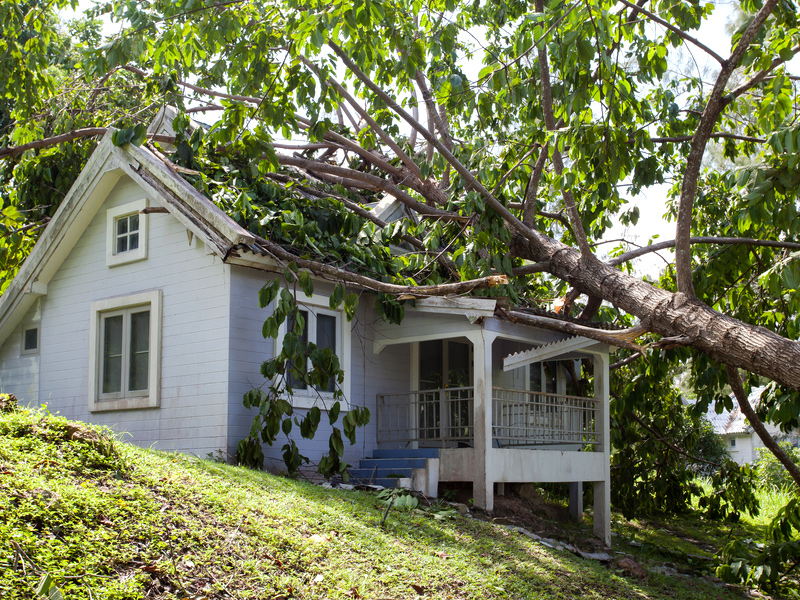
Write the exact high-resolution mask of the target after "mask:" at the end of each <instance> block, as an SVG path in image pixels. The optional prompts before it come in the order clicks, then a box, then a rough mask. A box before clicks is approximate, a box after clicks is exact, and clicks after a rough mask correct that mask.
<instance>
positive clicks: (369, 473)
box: [349, 467, 414, 480]
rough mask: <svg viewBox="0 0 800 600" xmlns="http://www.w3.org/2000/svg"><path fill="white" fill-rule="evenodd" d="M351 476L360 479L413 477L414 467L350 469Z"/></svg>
mask: <svg viewBox="0 0 800 600" xmlns="http://www.w3.org/2000/svg"><path fill="white" fill-rule="evenodd" d="M349 471H350V477H352V478H354V479H360V480H368V479H371V478H373V477H375V478H381V479H387V478H389V479H398V478H400V477H411V474H412V473H413V471H414V469H412V468H410V467H406V468H403V467H398V468H389V469H375V468H372V469H349Z"/></svg>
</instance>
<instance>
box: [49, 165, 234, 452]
mask: <svg viewBox="0 0 800 600" xmlns="http://www.w3.org/2000/svg"><path fill="white" fill-rule="evenodd" d="M143 196H144V194H143V192H142V190H141V188H139V187H138V186H137V185H136V184H135V183H133V182H132V181H131V180H130V179H128V178H126V177H123V178H122V179H121V180H120V182H119V183H118V184H117V185H116V186H115V187H114V189H113V190H112V191H111V193H110V194H109V196H108V198H107V200H106V201H105V203H104V204H103V205H102V206H101V208H100V210H99V211H98V212H97V214H96V215H95V216H94V218H93V219H92V222H91V224H90V225H89V226H88V228H87V229H86V231H85V233H84V235H83V236H82V237H81V239H80V240H79V241H78V243H77V244H76V245H75V247H74V248H73V250H72V252H71V253H70V255H69V257H68V258H67V259H66V260H65V261H64V263H63V264H62V265H61V268H60V269H59V271H58V272H57V273H56V275H55V276H54V277H53V279H52V281H51V282H50V284H49V286H48V293H47V298H46V301H45V304H44V309H43V311H42V336H41V350H40V357H41V374H40V392H39V400H40V402H47V403H48V404H49V405H50V407H51V410H54V411H55V410H57V411H59V412H61V413H62V414H63V415H65V416H67V417H69V418H75V419H80V420H84V421H90V422H93V423H99V424H103V425H108V426H111V427H113V428H114V429H115V430H117V431H119V432H125V433H126V434H129V437H128V436H127V435H126V436H124V439H126V440H128V441H133V442H135V443H136V444H139V445H142V446H153V447H155V448H159V449H170V450H172V449H175V450H182V451H186V452H190V453H195V454H198V455H200V456H203V457H204V456H205V455H206V454H207V453H208V452H212V451H215V450H218V449H224V448H225V446H226V442H227V440H226V421H227V408H228V404H227V401H226V400H227V397H228V381H227V380H228V375H227V369H228V347H227V344H228V317H229V309H228V298H229V292H230V290H229V287H230V278H229V272H230V269H229V267H228V266H226V265H224V264H222V262H221V261H220V259H219V258H217V257H215V256H213V255H211V254H209V252H208V251H207V249H206V248H205V246H204V245H203V244H202V243H198V242H197V240H195V241H194V243H193V244H192V246H191V247H190V245H189V241H188V238H187V235H186V229H185V228H184V227H183V226H182V225H180V223H179V222H178V221H177V220H176V219H175V218H174V217H173V216H172V215H170V214H163V213H155V214H150V215H148V219H149V249H148V257H147V259H146V260H142V261H139V262H134V263H130V264H125V265H119V266H115V267H107V266H106V252H105V243H106V241H105V236H106V209H107V208H110V207H113V206H119V205H121V204H125V203H128V202H132V201H135V200H137V199H140V198H142V197H143ZM155 204H156V203H154V202H153V201H152V199H151V205H155ZM154 289H160V290H162V292H163V318H162V335H161V348H162V351H161V406H160V408H157V409H149V410H128V411H114V412H108V413H90V412H89V410H88V391H87V389H88V378H89V377H90V376H93V374H90V373H89V372H88V371H89V369H88V354H89V344H90V343H91V340H89V316H90V310H89V307H90V304H91V303H92V302H94V301H96V300H101V299H104V298H110V297H114V296H124V295H128V294H133V293H137V292H143V291H148V290H154Z"/></svg>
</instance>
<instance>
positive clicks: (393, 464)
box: [359, 458, 427, 469]
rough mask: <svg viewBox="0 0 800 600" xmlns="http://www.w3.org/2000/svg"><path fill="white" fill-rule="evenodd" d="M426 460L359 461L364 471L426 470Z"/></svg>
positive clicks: (368, 459)
mask: <svg viewBox="0 0 800 600" xmlns="http://www.w3.org/2000/svg"><path fill="white" fill-rule="evenodd" d="M426 460H427V459H426V458H365V459H362V460H361V461H359V467H361V468H362V469H375V468H377V469H397V468H405V469H424V468H425V461H426Z"/></svg>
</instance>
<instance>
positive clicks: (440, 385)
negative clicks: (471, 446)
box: [417, 340, 473, 445]
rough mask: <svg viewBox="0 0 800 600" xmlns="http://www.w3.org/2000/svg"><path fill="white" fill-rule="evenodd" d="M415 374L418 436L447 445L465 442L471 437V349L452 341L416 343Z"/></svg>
mask: <svg viewBox="0 0 800 600" xmlns="http://www.w3.org/2000/svg"><path fill="white" fill-rule="evenodd" d="M418 372H419V385H418V386H417V389H419V390H420V394H419V409H418V410H419V414H418V426H419V437H420V438H421V439H423V440H440V443H441V441H442V440H444V441H449V442H450V445H457V444H459V443H466V442H468V441H469V440H470V438H471V436H472V432H471V431H470V423H471V422H472V418H471V414H472V403H471V402H470V400H469V399H470V398H471V397H472V395H473V393H472V385H473V383H472V346H471V345H470V344H467V343H463V342H456V341H452V340H433V341H428V342H419V371H418ZM423 445H425V444H424V443H423ZM437 445H438V444H437Z"/></svg>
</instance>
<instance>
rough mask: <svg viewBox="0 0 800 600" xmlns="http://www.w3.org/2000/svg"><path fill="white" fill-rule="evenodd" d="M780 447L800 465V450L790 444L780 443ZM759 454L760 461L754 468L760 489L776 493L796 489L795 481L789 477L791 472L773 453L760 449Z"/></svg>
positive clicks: (757, 461)
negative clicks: (768, 489) (767, 489)
mask: <svg viewBox="0 0 800 600" xmlns="http://www.w3.org/2000/svg"><path fill="white" fill-rule="evenodd" d="M779 446H780V447H781V448H783V450H784V451H785V452H786V454H788V455H789V458H791V459H792V461H793V462H794V463H795V464H797V465H800V448H796V447H793V446H792V445H791V444H789V442H779ZM757 452H758V460H756V462H755V463H754V465H753V466H754V468H755V470H756V477H757V478H758V483H759V486H760V487H762V488H770V489H772V490H775V491H780V490H784V489H787V488H792V487H794V485H795V483H794V479H792V476H791V475H789V471H787V470H786V467H784V466H783V465H782V464H781V463H780V462H779V461H778V459H777V458H775V455H774V454H772V452H770V451H769V450H768V449H767V448H759V449H758V450H757Z"/></svg>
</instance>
